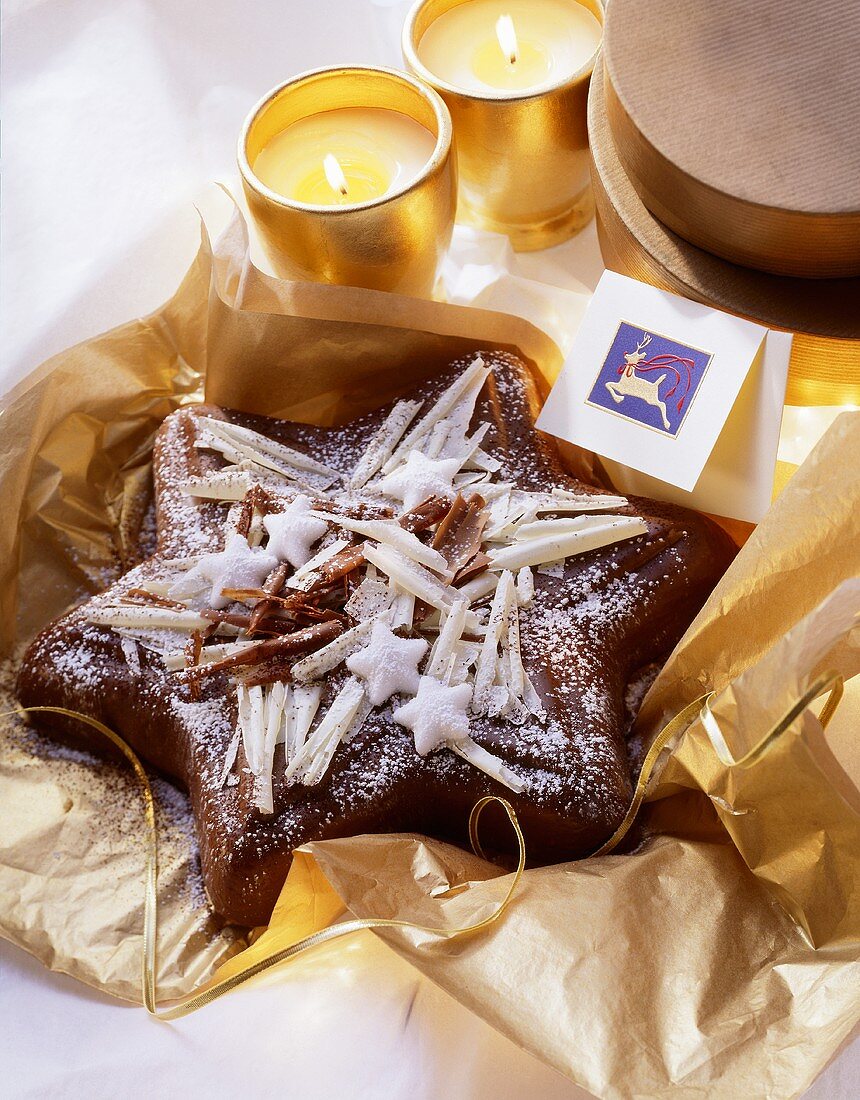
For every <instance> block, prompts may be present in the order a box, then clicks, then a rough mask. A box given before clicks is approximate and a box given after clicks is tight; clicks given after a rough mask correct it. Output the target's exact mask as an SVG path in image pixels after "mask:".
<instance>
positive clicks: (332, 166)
mask: <svg viewBox="0 0 860 1100" xmlns="http://www.w3.org/2000/svg"><path fill="white" fill-rule="evenodd" d="M323 171H324V172H325V177H326V179H327V180H328V184H329V187H331V189H332V191H337V192H338V193H339V194H340V195H341V197H343V198H346V197H347V195H348V194H349V184H348V183H347V181H346V176H345V175H344V172H343V169H342V168H341V166H340V161H339V160H338V159H337V157H336V156H334V154H333V153H326V155H325V156H324V157H323Z"/></svg>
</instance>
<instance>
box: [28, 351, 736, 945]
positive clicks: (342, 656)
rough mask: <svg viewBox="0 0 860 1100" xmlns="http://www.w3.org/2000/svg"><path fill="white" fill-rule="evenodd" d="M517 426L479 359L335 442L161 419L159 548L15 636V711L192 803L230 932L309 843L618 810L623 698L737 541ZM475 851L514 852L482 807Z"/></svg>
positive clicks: (191, 413) (553, 854)
mask: <svg viewBox="0 0 860 1100" xmlns="http://www.w3.org/2000/svg"><path fill="white" fill-rule="evenodd" d="M538 407H539V398H538V392H537V389H536V386H535V383H534V380H533V378H532V376H531V375H530V373H529V371H528V369H527V368H526V367H525V366H524V365H523V364H522V363H521V362H519V361H518V360H517V359H516V358H514V357H513V356H509V355H503V354H497V353H494V354H492V355H486V356H484V357H483V358H482V357H476V358H475V359H474V360H472V361H469V362H463V363H459V364H454V365H452V367H451V369H450V370H449V371H448V372H447V373H446V374H445V375H444V376H442V377H437V378H434V379H432V380H430V381H427V382H425V383H423V384H421V385H419V386H417V387H414V388H413V389H412V390H411V391H410V392H408V393H407V394H405V395H404V396H403V397H402V398H401V399H400V400H399V401H397V402H395V403H394V404H393V405H391V406H389V407H387V408H384V409H382V410H380V411H379V412H377V413H374V414H371V415H368V416H366V417H363V418H361V419H359V420H356V421H354V422H352V423H350V424H347V425H345V426H343V427H341V428H330V429H324V428H312V427H308V426H303V425H298V424H292V423H288V422H285V421H277V420H269V419H266V418H262V417H254V416H248V415H244V414H240V413H236V412H230V411H227V410H223V409H219V408H215V407H212V406H206V405H198V406H190V407H187V408H184V409H182V410H180V411H178V412H176V413H174V414H172V415H171V416H170V417H168V419H167V420H166V421H165V423H164V425H163V427H162V429H161V431H160V433H159V436H158V439H157V441H156V448H155V457H154V470H155V494H156V509H157V526H158V547H157V552H156V553H155V555H154V556H153V557H152V558H150V559H149V560H147V561H145V562H144V563H143V564H142V565H140V566H138V567H136V568H135V569H132V570H131V571H130V572H129V573H127V574H126V575H125V576H124V577H122V578H121V579H120V580H119V581H117V582H116V583H115V584H113V585H112V586H111V587H110V588H109V589H108V590H107V591H106V592H104V593H102V594H101V595H98V596H95V597H94V598H92V599H90V600H89V601H88V602H86V603H84V604H83V605H82V606H80V607H78V608H76V609H75V610H74V611H72V612H70V613H69V614H67V615H65V616H64V617H62V618H61V619H59V620H57V621H56V622H54V623H53V624H51V625H50V626H49V627H48V628H47V629H46V630H44V631H43V632H42V633H41V634H40V635H39V636H38V637H37V638H36V639H35V641H34V642H33V643H32V645H31V647H30V649H29V651H28V653H27V655H26V657H25V659H24V663H23V666H22V669H21V674H20V679H19V697H20V699H21V702H22V703H23V704H24V705H25V706H38V705H52V706H62V707H67V708H69V709H72V710H75V711H79V712H83V713H85V714H88V715H91V716H93V717H95V718H97V719H99V720H101V721H102V722H104V723H106V724H107V725H109V726H111V727H112V728H113V729H115V730H117V731H118V732H119V733H120V734H121V735H122V736H123V737H124V738H125V739H126V740H127V741H128V742H129V743H130V744H131V745H132V746H133V748H134V749H136V751H137V752H138V753H140V755H141V756H142V757H144V758H145V759H146V760H147V761H149V762H150V763H151V764H152V765H154V766H155V767H157V768H159V769H161V770H162V771H164V772H166V773H167V774H168V775H171V776H173V777H174V778H175V779H176V780H177V781H178V782H180V783H181V784H182V785H184V786H185V787H187V789H188V791H189V793H190V797H191V802H192V806H193V809H194V813H195V818H196V823H197V833H198V837H199V843H200V855H201V863H202V869H203V876H204V880H205V882H206V885H207V889H208V891H209V895H210V899H211V902H212V905H213V906H214V908H215V909H216V910H217V911H218V912H219V913H220V914H222V915H223V916H224V917H226V918H228V919H230V920H232V921H236V922H238V923H242V924H249V925H251V924H260V923H264V922H265V921H266V920H267V919H268V917H269V915H270V913H271V910H272V907H273V905H274V903H275V901H276V899H277V896H278V893H279V891H280V888H281V886H282V884H283V882H284V879H285V877H286V873H287V870H288V867H289V863H290V859H291V853H292V851H293V850H294V849H295V848H296V847H298V846H299V845H301V844H303V843H305V842H307V841H310V840H321V839H325V838H327V837H336V836H347V835H353V834H357V833H364V832H389V831H403V830H415V831H419V832H423V833H427V834H430V835H433V836H438V837H443V838H446V839H451V840H454V841H459V842H462V841H464V839H465V836H466V826H467V821H468V816H469V811H470V809H471V807H472V806H473V804H474V803H475V802H476V801H477V799H478V798H480V797H481V796H483V795H485V794H488V793H496V794H502V795H505V796H506V797H507V798H509V799H510V801H511V802H512V803H513V805H514V806H515V808H516V810H517V814H518V816H519V819H520V822H521V823H522V826H523V830H524V833H525V837H526V844H527V849H528V852H529V856H530V859H531V861H532V862H541V861H542V862H548V861H553V860H561V859H566V858H572V857H577V856H582V855H586V854H588V853H589V852H591V851H593V850H594V849H596V848H597V847H599V845H600V844H601V843H602V842H603V841H604V840H605V839H606V838H607V837H608V836H609V835H610V834H611V833H612V831H613V830H614V829H615V827H616V826H617V824H618V823H619V821H620V820H621V818H622V817H623V815H624V813H625V811H626V809H627V806H628V803H629V800H630V797H631V792H632V783H631V768H630V763H629V759H628V747H627V745H626V742H625V732H626V730H627V729H628V728H629V725H630V721H631V719H632V717H633V714H634V711H635V708H636V686H637V684H639V683H641V682H642V674H643V671H647V670H652V671H653V669H654V667H655V664H656V663H659V662H661V661H662V660H664V659H665V657H666V656H667V654H668V653H669V651H670V650H671V648H672V647H673V645H674V644H675V642H676V641H677V640H678V638H679V637H680V636H681V634H682V633H683V632H684V630H685V629H686V627H687V626H688V625H689V623H690V621H691V620H692V618H693V617H694V615H695V614H696V612H697V611H698V609H699V608H700V606H701V605H702V603H703V602H704V600H705V598H706V597H707V595H708V593H709V592H710V591H711V589H712V588H713V586H714V584H715V583H716V581H717V580H718V579H719V577H720V576H721V574H722V572H723V571H724V569H725V568H726V566H727V565H728V563H729V561H730V560H731V557H732V554H733V552H734V547H733V545H732V543H731V542H730V540H729V539H728V537H727V536H726V535H725V534H724V533H723V532H722V531H721V529H720V528H718V527H717V526H716V525H714V524H713V523H711V522H710V521H709V520H707V519H706V518H704V517H702V516H699V515H696V514H695V513H692V512H689V511H685V510H683V509H680V508H676V507H671V506H669V505H664V504H657V503H655V502H653V501H648V500H643V499H637V498H629V499H627V498H624V497H619V496H615V495H612V494H608V493H605V492H602V491H600V490H598V489H594V488H592V487H590V486H587V485H584V484H583V483H581V482H579V481H577V480H576V479H574V478H572V477H571V476H570V475H569V474H568V473H567V472H566V471H565V469H564V467H563V465H562V462H561V460H560V457H559V455H558V452H557V450H556V447H555V445H554V443H553V442H552V441H551V440H550V439H548V438H547V437H545V436H542V435H541V434H540V433H538V432H537V431H536V430H535V427H534V421H535V417H536V414H537V411H538ZM50 724H51V725H52V726H53V727H54V728H55V729H57V730H59V731H61V732H62V733H64V734H66V735H73V736H77V737H78V738H80V737H81V728H80V724H79V723H78V724H76V723H74V722H71V721H70V720H67V719H61V718H58V719H52V720H51V723H50ZM84 736H86V735H84ZM91 743H92V744H93V745H94V746H96V745H97V744H98V742H97V741H96V740H93V741H92V742H91ZM484 835H485V836H486V842H487V844H488V847H489V848H490V849H491V848H492V847H493V845H494V844H495V845H496V846H497V847H498V848H499V849H501V848H503V847H505V846H506V845H507V844H508V842H509V837H508V835H507V833H506V832H505V827H504V822H503V819H502V816H501V814H500V815H499V816H498V817H497V818H493V817H492V815H491V814H489V815H488V817H487V822H486V833H484V832H483V831H482V836H484Z"/></svg>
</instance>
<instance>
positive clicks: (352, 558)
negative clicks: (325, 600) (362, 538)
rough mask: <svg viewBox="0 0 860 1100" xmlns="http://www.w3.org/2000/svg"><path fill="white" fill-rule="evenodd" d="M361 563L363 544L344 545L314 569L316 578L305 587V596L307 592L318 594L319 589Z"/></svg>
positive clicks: (350, 571) (346, 574)
mask: <svg viewBox="0 0 860 1100" xmlns="http://www.w3.org/2000/svg"><path fill="white" fill-rule="evenodd" d="M362 565H364V547H363V545H359V546H347V547H345V548H344V549H343V550H341V551H340V552H339V553H337V554H335V555H334V557H333V558H329V559H328V560H327V561H324V562H323V563H322V565H320V566H319V568H318V569H315V570H314V574H315V575H316V578H317V579H316V580H315V581H314V582H313V584H311V585H310V586H309V587H308V588H307V589H305V593H304V595H305V597H307V595H308V594H309V593H314V594H315V595H318V594H319V592H320V591H321V589H323V588H326V587H328V586H330V585H332V584H334V583H335V582H336V581H340V580H341V579H342V578H344V577H346V576H348V575H349V574H350V573H352V571H353V570H354V569H358V568H359V566H362Z"/></svg>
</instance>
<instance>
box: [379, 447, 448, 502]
mask: <svg viewBox="0 0 860 1100" xmlns="http://www.w3.org/2000/svg"><path fill="white" fill-rule="evenodd" d="M459 469H460V461H459V460H458V459H456V458H427V456H426V455H423V454H422V453H421V452H420V451H410V452H409V458H408V459H407V460H406V462H405V464H404V465H403V466H398V467H397V469H395V470H392V471H391V473H390V474H387V475H386V476H385V477H384V478H383V479H382V480H381V481H380V482H379V488H380V489H381V490H382V492H383V493H385V495H386V496H388V497H394V498H395V499H396V500H402V501H403V507H404V508H405V509H406V511H407V512H408V511H409V510H410V509H412V508H415V507H417V505H419V504H421V503H422V502H423V501H425V500H427V498H428V497H433V496H439V497H450V496H451V495H452V490H451V482H452V481H453V480H454V475H455V474H456V473H457V471H458V470H459Z"/></svg>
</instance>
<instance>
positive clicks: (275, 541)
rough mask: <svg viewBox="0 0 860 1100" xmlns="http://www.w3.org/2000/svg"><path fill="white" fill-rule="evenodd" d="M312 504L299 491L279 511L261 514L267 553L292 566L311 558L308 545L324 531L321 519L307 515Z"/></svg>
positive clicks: (326, 526)
mask: <svg viewBox="0 0 860 1100" xmlns="http://www.w3.org/2000/svg"><path fill="white" fill-rule="evenodd" d="M312 507H313V505H312V504H311V501H310V499H309V498H308V497H306V496H305V495H304V494H303V493H301V494H300V495H299V496H297V497H296V498H295V500H291V501H290V503H289V504H288V505H287V507H286V508H285V509H284V511H283V512H277V513H274V514H273V515H270V516H264V517H263V526H264V527H265V528H266V530H267V531H268V533H269V546H268V549H269V551H270V553H272V554H276V555H277V556H278V558H279V559H280V560H281V561H288V562H289V563H290V565H291V566H292V567H293V568H294V569H298V568H300V567H301V566H302V565H304V564H305V563H306V562H308V561H310V560H311V558H312V557H313V554H312V552H311V546H312V545H313V544H314V543H315V542H316V541H317V539H321V538H322V537H323V535H324V534H325V533H326V531H327V530H328V524H327V523H326V521H325V520H324V519H317V517H316V516H310V515H308V512H310V510H311V508H312Z"/></svg>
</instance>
